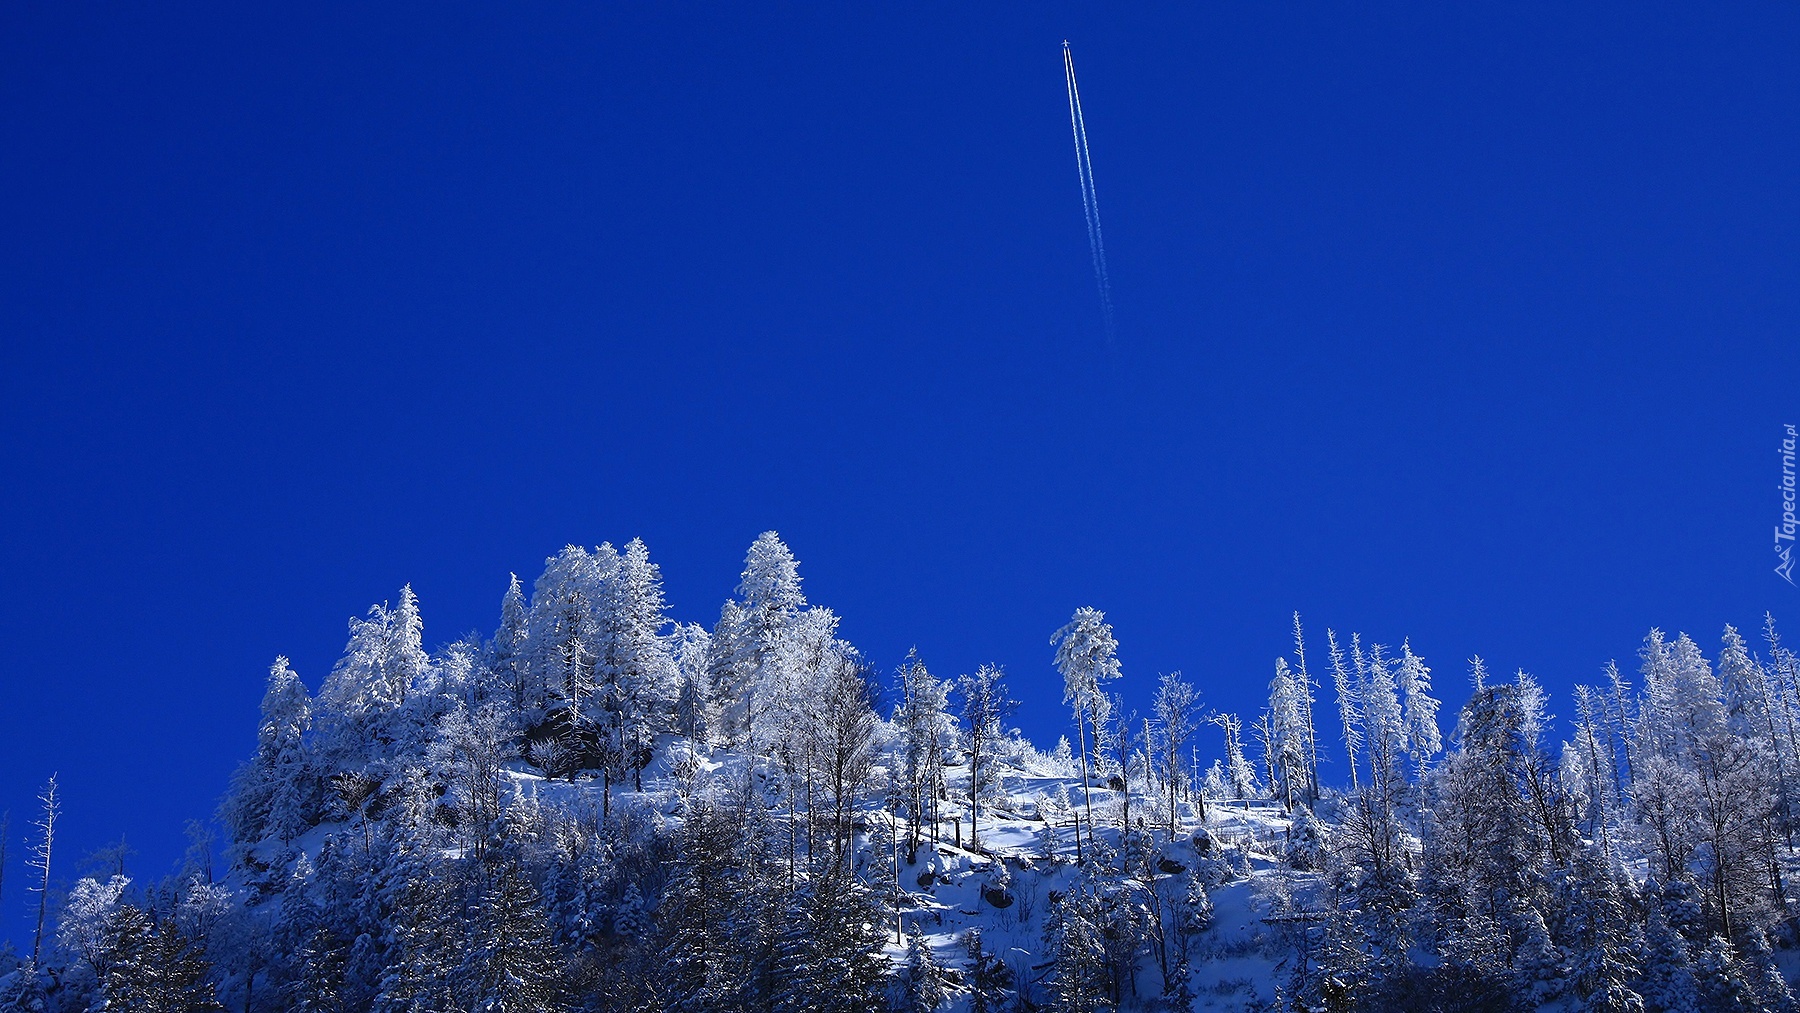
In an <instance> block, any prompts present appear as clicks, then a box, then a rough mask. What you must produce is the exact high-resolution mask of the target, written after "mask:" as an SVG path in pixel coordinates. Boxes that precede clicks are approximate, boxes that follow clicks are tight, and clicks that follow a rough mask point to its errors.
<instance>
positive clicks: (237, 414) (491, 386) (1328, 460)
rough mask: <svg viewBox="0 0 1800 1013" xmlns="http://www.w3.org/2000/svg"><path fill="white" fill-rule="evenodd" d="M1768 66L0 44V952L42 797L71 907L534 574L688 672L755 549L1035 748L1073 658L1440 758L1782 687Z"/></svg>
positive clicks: (213, 41)
mask: <svg viewBox="0 0 1800 1013" xmlns="http://www.w3.org/2000/svg"><path fill="white" fill-rule="evenodd" d="M614 6H615V7H616V6H617V5H614ZM1065 38H1067V39H1069V40H1070V41H1071V42H1072V44H1073V45H1074V47H1075V54H1076V61H1077V66H1078V69H1079V71H1080V74H1081V83H1082V94H1083V100H1084V102H1085V105H1086V112H1087V118H1088V129H1089V134H1090V139H1091V142H1092V146H1093V159H1094V167H1095V172H1096V176H1097V182H1098V187H1099V193H1100V199H1101V208H1102V213H1103V216H1104V224H1105V228H1106V237H1107V243H1108V253H1109V255H1110V260H1111V262H1110V267H1111V276H1112V284H1113V294H1114V298H1115V301H1116V304H1117V313H1118V341H1117V344H1116V347H1109V346H1108V344H1107V342H1106V340H1105V337H1104V335H1103V332H1102V328H1101V320H1100V311H1099V304H1098V300H1097V298H1096V294H1095V290H1094V285H1093V280H1092V276H1091V273H1090V267H1089V262H1088V250H1087V242H1086V234H1085V231H1084V227H1083V223H1082V212H1081V203H1080V194H1079V191H1078V189H1077V182H1076V176H1075V166H1074V155H1073V151H1072V150H1071V147H1070V142H1069V134H1068V122H1067V111H1066V105H1065V100H1064V95H1063V84H1062V80H1061V67H1060V63H1061V49H1060V45H1061V42H1062V40H1063V39H1065ZM1796 54H1800V11H1796V10H1795V8H1793V7H1792V6H1791V5H1778V4H1772V3H1759V4H1750V5H1742V6H1739V7H1736V8H1733V9H1730V10H1718V9H1712V10H1704V11H1701V10H1696V9H1692V8H1682V7H1675V6H1668V5H1644V4H1632V5H1612V6H1591V7H1585V8H1583V9H1579V10H1571V9H1567V5H1552V4H1543V5H1525V6H1513V7H1509V8H1508V9H1507V10H1506V11H1504V12H1500V11H1497V10H1496V11H1478V12H1472V13H1471V12H1460V11H1454V10H1446V9H1438V8H1432V7H1424V6H1418V5H1409V6H1404V7H1400V6H1380V5H1377V6H1373V7H1365V8H1361V9H1359V10H1357V11H1356V12H1353V13H1352V12H1345V11H1341V10H1337V9H1333V8H1330V7H1327V6H1326V5H1287V6H1283V7H1280V8H1278V9H1275V8H1267V7H1257V6H1254V5H1252V6H1245V5H1230V6H1225V5H1209V6H1201V7H1194V6H1193V5H1176V6H1174V7H1173V8H1171V9H1167V10H1162V11H1152V10H1146V9H1140V8H1133V9H1132V10H1131V11H1130V12H1129V13H1126V12H1125V10H1124V8H1106V9H1101V8H1095V7H1087V6H1083V7H1077V6H1072V5H1064V4H1033V5H1018V6H1013V7H1000V8H990V9H987V10H984V11H981V12H975V13H972V12H970V11H968V10H964V9H960V8H953V7H939V8H920V7H908V8H905V9H902V8H861V7H859V8H857V9H855V10H854V11H845V10H835V9H827V8H801V7H794V6H785V7H777V8H774V9H757V10H750V9H746V8H739V9H736V10H730V11H723V12H721V11H718V10H711V9H701V8H678V7H674V6H669V5H658V6H655V7H646V8H644V9H642V10H636V11H625V10H618V9H609V10H594V9H589V8H587V7H583V6H577V5H534V6H532V7H530V8H528V9H513V10H507V11H496V10H487V9H480V8H474V7H467V6H463V7H444V6H442V5H423V4H415V5H405V6H392V7H390V8H388V9H386V10H384V11H368V10H361V9H357V8H355V7H327V6H323V5H307V6H306V7H305V8H293V9H285V10H266V9H249V8H245V7H243V6H242V5H212V6H206V5H193V6H190V7H187V8H184V9H182V10H179V11H177V10H169V9H162V8H159V7H153V6H150V5H123V4H120V5H105V6H101V5H69V4H49V3H44V4H10V5H7V6H6V7H5V8H4V9H0V137H3V138H4V143H0V192H3V193H4V194H5V195H6V196H5V199H4V201H3V202H0V433H3V436H0V470H3V472H4V474H5V476H6V493H5V495H4V496H0V638H3V640H4V643H5V644H6V645H7V648H6V650H5V651H0V686H4V689H5V701H6V702H5V705H4V706H3V707H0V772H4V777H3V778H0V808H10V809H11V810H12V812H13V820H14V837H15V840H14V842H13V848H12V857H11V859H9V867H8V868H7V870H6V871H7V873H8V875H7V880H6V890H5V896H4V898H0V906H3V907H5V908H7V909H12V908H14V906H15V905H20V904H22V903H23V901H22V899H21V898H22V894H21V891H20V890H19V889H18V885H19V884H20V880H21V878H22V869H21V868H20V867H19V866H18V855H19V851H20V848H19V847H18V843H19V842H18V840H17V838H18V837H19V836H20V835H21V833H22V829H21V825H22V823H23V822H24V819H25V818H26V816H27V810H28V808H29V805H30V796H31V794H32V791H33V789H34V787H35V786H36V785H37V784H38V783H41V781H42V780H43V778H44V777H45V776H46V775H48V774H49V772H50V771H52V770H60V771H61V772H62V776H63V782H64V791H65V795H66V799H67V807H68V808H67V822H66V836H65V838H64V840H65V850H64V852H63V854H64V855H66V856H69V858H70V859H71V861H70V863H69V864H65V865H64V866H63V868H64V870H65V871H70V872H73V871H74V868H73V864H74V863H73V861H72V859H73V858H74V856H76V855H78V854H79V853H80V852H82V851H85V850H86V849H89V848H93V847H96V846H98V845H100V844H102V843H104V842H105V841H107V840H110V839H115V838H117V837H118V836H119V835H120V834H125V835H127V837H128V839H129V841H130V842H131V843H132V844H133V846H135V847H136V848H138V849H139V851H140V852H141V855H140V857H139V858H138V859H137V862H136V869H137V871H138V872H140V873H143V874H148V875H157V874H160V873H161V872H162V871H163V870H164V869H165V868H166V867H167V866H168V865H169V864H170V863H171V862H173V861H174V859H175V858H176V857H177V855H178V854H179V852H180V850H181V837H180V832H181V824H182V822H183V821H184V820H185V819H187V818H190V817H196V816H203V815H205V814H207V813H209V812H210V811H211V809H212V806H213V802H214V800H215V799H216V797H217V796H218V794H219V793H220V792H221V791H222V790H223V788H224V785H225V779H226V777H227V775H228V773H229V771H230V770H231V768H232V767H233V766H234V765H235V764H236V762H237V761H238V760H239V759H240V758H242V757H243V756H245V755H247V754H248V753H249V752H250V750H251V749H252V747H253V743H254V719H255V708H256V702H257V700H258V698H259V697H260V694H261V691H262V679H263V676H264V673H265V672H266V669H267V666H268V664H269V662H270V660H271V659H272V658H273V657H274V655H275V654H276V653H278V652H280V653H285V654H287V655H289V656H291V657H292V658H293V659H294V662H295V665H296V667H297V668H298V669H299V671H300V672H301V674H302V676H303V677H304V678H305V679H306V680H307V681H308V682H309V683H310V684H312V685H313V686H315V687H316V686H317V684H318V680H319V679H320V677H321V676H322V675H323V674H324V671H325V670H326V669H327V668H328V667H329V665H330V664H331V662H332V661H333V660H334V658H335V657H336V654H337V652H338V651H339V650H340V649H341V647H342V645H343V639H344V627H345V621H346V619H347V618H348V617H349V616H351V615H354V614H359V613H361V612H362V611H363V610H364V609H365V608H367V606H368V605H369V604H370V603H371V602H375V601H379V600H383V599H389V598H392V597H393V596H394V594H395V592H396V591H397V589H398V588H399V587H400V586H401V584H403V583H406V582H409V581H410V582H411V583H412V584H413V586H414V587H415V588H416V589H417V591H418V593H419V595H420V597H421V599H422V602H423V607H424V610H425V618H426V623H427V639H428V640H429V641H431V642H432V643H441V642H443V641H445V640H449V639H452V638H454V637H456V636H459V635H461V634H462V633H464V632H466V631H468V630H470V629H475V628H479V629H482V630H490V629H491V628H492V626H493V625H494V622H495V620H496V618H497V613H498V606H499V600H500V595H501V593H502V591H503V590H504V588H505V582H506V576H507V573H508V572H509V571H515V570H516V571H518V572H519V573H521V575H523V576H525V577H526V578H527V579H529V578H530V577H531V576H534V575H535V574H536V572H537V570H538V568H539V567H540V566H541V564H542V560H543V558H544V557H545V556H546V555H548V554H550V553H552V552H553V551H555V550H556V549H557V548H559V547H560V546H561V545H563V544H564V543H566V542H580V543H585V544H589V545H591V544H594V543H596V542H599V541H601V540H610V541H613V542H614V543H623V542H624V541H625V540H627V539H629V538H631V537H634V536H641V537H643V538H644V539H645V540H646V541H647V542H648V543H649V545H650V548H651V551H652V553H653V555H654V557H655V558H656V559H657V560H658V561H659V562H660V563H661V564H662V566H663V568H664V572H665V575H666V578H667V584H668V591H669V597H670V599H671V601H672V603H673V605H674V611H675V613H676V615H677V616H678V617H680V618H683V619H688V620H702V621H706V622H709V623H710V622H711V621H712V620H713V619H714V618H715V617H716V616H717V610H718V606H719V603H720V601H721V600H722V599H723V598H724V597H725V596H726V595H727V594H728V593H729V592H730V590H731V588H732V585H733V584H734V583H735V579H736V574H737V571H738V569H739V567H740V565H741V560H742V556H743V551H744V549H745V547H746V546H747V545H748V544H749V542H750V541H751V539H752V538H753V537H754V536H755V535H756V534H757V532H759V531H762V530H764V529H766V528H776V529H778V530H780V531H781V532H782V534H783V535H784V536H785V537H786V538H787V539H788V541H789V543H790V544H791V545H792V546H793V548H794V550H795V552H796V553H797V555H798V556H799V557H800V559H801V560H802V563H803V569H802V572H803V574H804V575H805V577H806V581H807V589H808V591H809V593H810V596H811V597H812V599H813V600H814V601H815V602H818V603H822V604H827V605H830V606H832V607H833V608H835V609H837V610H838V611H839V612H841V613H842V614H843V616H844V617H845V618H844V627H843V628H844V631H845V633H846V634H847V635H848V636H849V637H850V638H851V639H853V640H854V641H855V642H857V643H858V644H859V645H861V646H862V647H863V648H864V649H865V650H866V651H867V652H868V653H869V654H870V655H871V657H872V658H874V659H875V660H876V661H877V662H879V663H880V664H881V665H882V666H883V667H886V668H891V667H892V666H893V665H894V664H895V663H897V662H898V661H899V659H900V658H901V656H902V655H903V654H904V652H905V650H906V649H907V648H908V647H909V646H912V645H915V644H916V645H917V646H918V647H919V649H920V650H921V652H922V653H923V655H924V656H925V658H926V660H927V661H928V663H930V664H932V665H933V666H934V667H935V668H936V669H937V670H938V671H939V672H940V673H941V674H955V673H956V672H960V671H966V670H971V669H973V667H974V666H975V665H977V664H979V663H981V662H986V661H993V662H1000V663H1003V664H1005V665H1006V666H1007V668H1008V670H1009V672H1010V673H1011V677H1012V683H1013V688H1014V691H1015V695H1017V696H1019V697H1020V698H1021V699H1023V700H1024V701H1025V702H1026V704H1025V706H1024V707H1023V708H1022V710H1021V713H1020V723H1021V724H1022V725H1023V726H1024V727H1025V728H1026V729H1027V731H1029V732H1030V733H1032V734H1033V735H1034V737H1037V738H1038V739H1040V740H1042V741H1045V742H1046V743H1048V742H1053V741H1054V739H1055V737H1056V735H1058V734H1060V733H1061V732H1062V731H1063V730H1064V728H1065V726H1066V724H1067V721H1066V718H1065V716H1064V714H1063V712H1062V709H1061V707H1060V701H1059V698H1060V685H1059V684H1058V683H1057V682H1056V681H1055V679H1054V676H1053V674H1052V673H1051V671H1050V667H1049V659H1050V650H1049V647H1048V645H1047V639H1048V636H1049V634H1050V632H1051V631H1052V630H1054V629H1055V628H1056V627H1057V626H1058V625H1060V624H1061V623H1062V622H1063V621H1064V620H1065V619H1066V618H1067V617H1068V615H1069V613H1070V612H1071V611H1073V610H1074V608H1075V607H1077V606H1080V605H1094V606H1096V607H1099V608H1102V609H1104V610H1106V611H1107V613H1108V614H1109V616H1110V617H1111V619H1112V620H1113V621H1114V623H1115V624H1116V627H1117V630H1118V633H1119V636H1120V639H1121V642H1122V657H1123V661H1124V665H1125V671H1126V673H1127V675H1126V679H1125V681H1124V683H1123V685H1122V686H1121V687H1120V688H1121V689H1122V690H1123V692H1124V693H1125V695H1126V696H1127V698H1128V703H1129V704H1131V705H1134V706H1138V707H1142V706H1144V705H1145V704H1146V703H1147V695H1148V688H1149V686H1150V685H1151V683H1152V682H1153V680H1154V678H1155V676H1156V674H1157V673H1158V672H1161V671H1167V670H1171V669H1181V670H1183V671H1185V672H1186V673H1187V674H1188V675H1189V676H1191V677H1192V678H1193V679H1194V680H1195V681H1197V682H1198V683H1199V684H1200V685H1201V686H1202V687H1203V689H1204V692H1205V694H1206V696H1205V699H1206V700H1207V702H1209V703H1211V704H1212V705H1214V706H1217V707H1220V708H1223V709H1233V710H1241V711H1244V712H1246V713H1253V712H1254V710H1255V709H1256V708H1257V707H1258V706H1259V705H1260V699H1261V696H1262V694H1263V687H1264V685H1265V684H1266V681H1267V679H1268V677H1269V675H1270V673H1271V665H1272V661H1273V659H1274V657H1275V656H1276V655H1277V654H1279V653H1281V652H1282V651H1284V650H1285V649H1286V646H1287V642H1286V635H1287V621H1288V620H1287V616H1288V614H1289V613H1290V612H1291V611H1292V610H1295V609H1298V610H1300V611H1301V612H1302V613H1303V614H1304V615H1305V616H1306V618H1307V621H1308V623H1309V625H1311V626H1312V627H1313V628H1314V630H1315V632H1317V633H1318V634H1319V635H1320V636H1322V634H1323V630H1324V627H1326V626H1328V625H1329V626H1333V627H1336V628H1337V629H1339V630H1340V631H1348V630H1359V631H1361V632H1362V633H1363V634H1364V635H1365V636H1366V637H1369V638H1373V639H1378V640H1382V641H1385V642H1390V643H1395V642H1398V641H1399V639H1400V638H1402V637H1411V638H1412V643H1413V646H1414V647H1415V649H1417V650H1418V651H1419V652H1420V653H1422V654H1423V655H1424V656H1425V657H1426V659H1427V661H1428V662H1429V663H1431V664H1432V665H1433V667H1434V669H1435V671H1436V673H1437V678H1438V682H1439V686H1440V687H1441V690H1442V692H1441V694H1440V695H1442V696H1444V697H1445V698H1446V699H1447V701H1448V702H1449V707H1450V709H1453V708H1454V706H1455V705H1456V704H1457V703H1460V700H1461V696H1462V694H1463V691H1464V689H1465V688H1466V683H1465V681H1464V671H1465V666H1464V659H1466V658H1468V657H1469V656H1470V655H1472V654H1475V653H1480V654H1482V655H1484V656H1485V657H1486V658H1488V659H1489V661H1490V664H1491V666H1492V667H1493V668H1495V669H1496V670H1498V671H1502V672H1511V671H1512V670H1514V669H1516V668H1518V667H1521V666H1522V667H1525V668H1527V669H1529V670H1531V671H1533V672H1535V673H1536V674H1538V676H1539V677H1540V678H1542V679H1543V680H1544V681H1545V683H1546V684H1547V685H1548V686H1550V687H1551V688H1552V689H1553V690H1554V691H1555V692H1556V693H1557V694H1558V695H1559V704H1558V707H1559V710H1561V711H1564V712H1566V711H1567V710H1568V709H1569V705H1568V704H1567V701H1566V695H1564V694H1566V691H1567V689H1568V687H1570V686H1571V685H1573V684H1574V683H1575V682H1576V681H1583V680H1594V679H1598V678H1599V673H1600V670H1601V666H1602V665H1603V664H1604V663H1605V662H1606V660H1607V659H1608V658H1611V657H1619V658H1621V659H1627V658H1629V657H1630V655H1631V654H1632V652H1633V651H1634V650H1635V648H1636V645H1637V643H1638V642H1639V640H1640V639H1641V637H1642V636H1643V634H1644V632H1645V630H1647V629H1648V628H1649V627H1650V626H1651V625H1660V626H1662V627H1663V628H1665V629H1669V630H1688V631H1691V632H1693V633H1694V634H1695V635H1696V637H1698V638H1699V639H1700V640H1701V642H1702V644H1703V645H1704V646H1705V647H1706V648H1707V649H1708V651H1709V652H1710V651H1712V650H1713V649H1714V648H1716V645H1717V637H1718V634H1719V631H1720V629H1721V627H1722V626H1723V624H1724V623H1726V622H1728V621H1730V622H1735V623H1737V624H1739V625H1740V626H1743V627H1754V626H1755V625H1756V624H1757V623H1758V622H1759V619H1760V616H1761V614H1762V612H1763V611H1764V610H1765V609H1773V610H1774V611H1775V613H1776V614H1777V616H1778V617H1779V618H1782V619H1784V620H1786V621H1787V622H1789V623H1791V624H1796V625H1795V626H1794V627H1793V635H1795V636H1800V608H1796V606H1797V605H1800V591H1796V590H1795V589H1794V588H1792V587H1789V586H1788V585H1786V584H1784V583H1782V582H1781V581H1780V580H1779V579H1778V578H1776V577H1775V576H1774V575H1773V574H1772V573H1771V567H1772V565H1773V561H1774V560H1773V556H1772V552H1771V545H1772V538H1771V529H1772V525H1773V523H1774V521H1775V520H1776V514H1777V510H1778V498H1777V495H1776V492H1775V483H1776V480H1777V479H1778V477H1779V472H1778V463H1777V460H1776V456H1775V450H1776V445H1777V442H1778V440H1779V438H1780V434H1781V425H1782V424H1783V423H1787V422H1794V421H1800V404H1796V398H1795V394H1794V392H1795V389H1796V388H1795V380H1796V377H1797V376H1800V344H1797V343H1796V341H1795V336H1794V335H1795V328H1796V323H1797V322H1800V302H1797V300H1796V286H1795V280H1796V268H1797V267H1800V56H1797V55H1796ZM1209 744H1211V745H1215V746H1216V743H1209ZM1339 772H1341V767H1340V769H1339ZM1327 773H1328V774H1330V771H1328V772H1327ZM12 914H13V912H12V911H10V910H9V911H8V917H11V916H12Z"/></svg>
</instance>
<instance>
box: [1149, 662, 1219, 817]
mask: <svg viewBox="0 0 1800 1013" xmlns="http://www.w3.org/2000/svg"><path fill="white" fill-rule="evenodd" d="M1199 701H1200V693H1199V691H1198V690H1196V689H1194V687H1193V684H1192V683H1189V682H1187V681H1186V680H1184V679H1182V677H1181V673H1180V672H1169V673H1166V674H1164V675H1163V676H1162V677H1161V678H1160V679H1158V680H1157V684H1156V702H1155V708H1154V709H1155V711H1156V721H1157V725H1158V726H1159V728H1160V730H1161V733H1162V749H1161V751H1160V753H1159V754H1158V758H1159V764H1160V767H1159V769H1158V771H1157V773H1158V776H1159V777H1161V779H1162V783H1163V789H1164V790H1165V791H1167V792H1168V793H1169V799H1168V814H1169V840H1171V841H1173V840H1174V839H1175V836H1176V834H1177V833H1178V832H1179V827H1178V823H1179V822H1180V821H1179V819H1178V814H1179V812H1180V809H1179V805H1178V800H1179V798H1180V796H1181V792H1182V788H1183V786H1184V785H1185V783H1186V781H1187V780H1188V778H1187V775H1186V760H1187V749H1188V742H1189V740H1191V739H1192V738H1193V736H1194V732H1195V731H1196V730H1197V728H1198V725H1199V721H1198V710H1199ZM1188 788H1189V790H1190V791H1191V790H1192V786H1188ZM1200 819H1201V822H1205V820H1206V802H1205V800H1204V799H1201V801H1200Z"/></svg>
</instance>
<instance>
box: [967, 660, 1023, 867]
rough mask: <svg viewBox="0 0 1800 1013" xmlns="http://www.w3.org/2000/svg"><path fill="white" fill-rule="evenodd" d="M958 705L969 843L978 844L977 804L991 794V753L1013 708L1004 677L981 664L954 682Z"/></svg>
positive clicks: (994, 667)
mask: <svg viewBox="0 0 1800 1013" xmlns="http://www.w3.org/2000/svg"><path fill="white" fill-rule="evenodd" d="M956 688H957V691H958V693H959V694H960V696H961V698H962V699H961V702H962V708H961V709H962V714H961V716H962V734H963V745H964V751H965V753H966V754H967V756H968V758H969V844H970V846H971V847H980V845H981V802H982V799H983V797H984V796H985V795H986V794H987V793H989V792H991V791H993V789H994V785H993V784H992V783H991V782H992V780H993V776H994V775H993V771H992V768H993V767H994V766H995V756H994V750H995V747H996V745H997V744H998V742H999V740H1000V736H1001V735H1002V734H1003V732H1004V728H1003V726H1002V724H1001V723H1002V722H1004V721H1005V720H1006V719H1007V717H1008V716H1009V715H1010V714H1011V713H1012V709H1013V707H1014V706H1015V704H1014V702H1013V700H1012V698H1011V697H1009V696H1007V693H1006V675H1005V672H1004V671H1003V670H1002V669H1001V668H1000V667H999V666H998V665H982V666H981V667H980V668H977V669H976V670H975V674H974V675H964V676H962V677H960V678H959V679H957V681H956Z"/></svg>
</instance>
